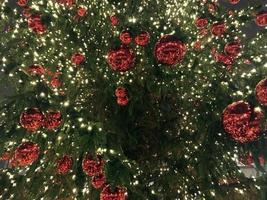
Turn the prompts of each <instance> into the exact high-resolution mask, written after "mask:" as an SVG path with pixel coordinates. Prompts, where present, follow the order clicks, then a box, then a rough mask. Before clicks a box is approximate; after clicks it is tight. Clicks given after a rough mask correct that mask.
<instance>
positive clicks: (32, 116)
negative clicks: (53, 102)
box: [20, 108, 44, 131]
mask: <svg viewBox="0 0 267 200" xmlns="http://www.w3.org/2000/svg"><path fill="white" fill-rule="evenodd" d="M43 121H44V115H43V113H42V112H41V111H40V110H39V109H38V108H28V109H27V110H25V111H24V112H22V113H21V115H20V124H21V126H22V127H23V128H25V129H27V130H28V131H36V130H37V129H39V128H40V127H41V126H42V125H43Z"/></svg>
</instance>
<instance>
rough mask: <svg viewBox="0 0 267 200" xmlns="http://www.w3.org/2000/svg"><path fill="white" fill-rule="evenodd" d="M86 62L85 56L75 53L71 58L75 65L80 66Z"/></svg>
mask: <svg viewBox="0 0 267 200" xmlns="http://www.w3.org/2000/svg"><path fill="white" fill-rule="evenodd" d="M84 61H85V56H84V55H82V54H80V53H75V54H73V55H72V56H71V62H72V64H74V65H80V64H81V63H82V62H84Z"/></svg>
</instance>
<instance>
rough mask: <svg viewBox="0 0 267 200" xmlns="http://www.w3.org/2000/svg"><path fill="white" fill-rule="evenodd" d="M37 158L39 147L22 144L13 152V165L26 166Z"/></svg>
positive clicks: (26, 143)
mask: <svg viewBox="0 0 267 200" xmlns="http://www.w3.org/2000/svg"><path fill="white" fill-rule="evenodd" d="M38 157H39V146H38V145H37V144H35V143H33V142H23V143H21V144H20V145H19V146H18V147H17V148H16V150H15V155H14V157H13V159H12V160H13V163H16V164H15V166H27V165H30V164H32V163H33V162H34V161H36V160H37V159H38Z"/></svg>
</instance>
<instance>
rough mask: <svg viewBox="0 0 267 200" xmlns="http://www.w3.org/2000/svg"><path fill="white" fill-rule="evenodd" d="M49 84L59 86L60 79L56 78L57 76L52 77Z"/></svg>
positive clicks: (54, 86)
mask: <svg viewBox="0 0 267 200" xmlns="http://www.w3.org/2000/svg"><path fill="white" fill-rule="evenodd" d="M50 85H51V86H52V87H53V88H58V87H60V86H61V81H60V80H59V79H58V78H57V77H54V78H52V79H51V81H50Z"/></svg>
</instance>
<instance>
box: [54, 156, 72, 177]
mask: <svg viewBox="0 0 267 200" xmlns="http://www.w3.org/2000/svg"><path fill="white" fill-rule="evenodd" d="M56 164H57V173H59V174H66V173H68V172H69V171H70V169H71V167H72V164H73V160H72V157H71V156H69V155H64V156H63V157H62V158H60V159H58V160H57V163H56Z"/></svg>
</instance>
